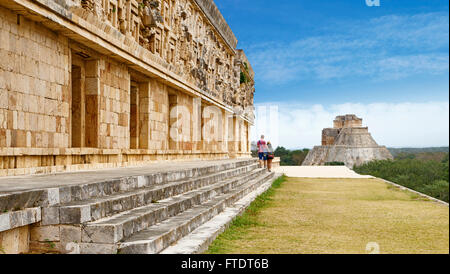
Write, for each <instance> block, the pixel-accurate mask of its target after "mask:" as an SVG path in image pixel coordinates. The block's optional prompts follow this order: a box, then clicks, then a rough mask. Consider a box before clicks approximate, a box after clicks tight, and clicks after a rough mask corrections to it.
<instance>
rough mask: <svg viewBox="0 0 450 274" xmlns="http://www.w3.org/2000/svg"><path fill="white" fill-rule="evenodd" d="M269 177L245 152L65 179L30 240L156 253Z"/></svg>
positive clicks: (62, 247)
mask: <svg viewBox="0 0 450 274" xmlns="http://www.w3.org/2000/svg"><path fill="white" fill-rule="evenodd" d="M273 178H274V173H269V172H267V170H265V169H260V168H258V164H257V161H256V160H254V159H246V160H236V161H228V162H224V163H220V164H215V165H211V166H206V167H200V168H188V169H184V170H177V171H169V172H156V173H152V174H147V175H141V176H131V177H125V178H119V179H113V180H108V181H98V182H93V183H89V184H83V185H72V186H66V187H65V189H64V191H61V189H60V191H59V195H60V197H59V198H60V200H61V202H60V203H58V204H56V205H52V206H46V207H43V208H42V222H41V223H40V224H37V225H35V226H34V227H33V229H32V242H31V244H30V246H31V247H32V251H34V252H51V250H48V249H47V250H46V247H48V246H49V245H48V242H49V241H51V242H52V246H53V249H54V250H58V252H59V253H88V254H111V253H113V254H115V253H121V254H122V253H123V254H130V253H131V254H154V253H160V252H161V251H163V250H164V249H166V248H167V247H169V246H171V245H173V244H174V243H176V242H177V241H178V240H180V239H182V238H183V237H185V236H187V235H189V234H190V233H191V232H192V231H194V230H195V229H197V228H198V227H200V226H201V225H202V224H204V223H205V222H208V221H209V220H211V219H212V218H213V217H215V216H217V215H218V214H219V213H221V212H223V211H224V210H225V209H226V208H228V207H231V206H233V204H235V203H236V202H238V201H239V200H241V199H242V198H244V197H246V196H247V195H249V194H250V193H252V192H254V191H255V190H256V189H257V188H259V187H260V186H261V185H262V184H267V183H268V182H271V180H273ZM61 194H62V195H61ZM55 234H57V235H55ZM33 235H38V236H40V237H36V236H35V237H33ZM48 235H50V236H48ZM45 237H47V239H45ZM33 238H34V239H33ZM33 240H34V241H33ZM33 249H34V250H33Z"/></svg>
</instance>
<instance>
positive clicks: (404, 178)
mask: <svg viewBox="0 0 450 274" xmlns="http://www.w3.org/2000/svg"><path fill="white" fill-rule="evenodd" d="M436 157H437V156H436ZM354 170H355V171H356V172H357V173H360V174H368V175H372V176H375V177H379V178H383V179H386V180H388V181H391V182H394V183H397V184H399V185H402V186H405V187H408V188H411V189H414V190H416V191H419V192H422V193H425V194H427V195H429V196H431V197H434V198H436V199H440V200H443V201H445V202H448V201H449V156H448V153H447V154H446V155H445V156H443V157H438V158H437V159H433V160H428V159H427V158H426V159H425V160H423V159H421V158H418V156H417V155H416V154H399V155H397V158H395V159H394V160H383V161H372V162H369V163H366V164H363V165H361V166H357V167H355V168H354Z"/></svg>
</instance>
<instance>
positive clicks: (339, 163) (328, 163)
mask: <svg viewBox="0 0 450 274" xmlns="http://www.w3.org/2000/svg"><path fill="white" fill-rule="evenodd" d="M325 165H326V166H345V163H344V162H326V163H325Z"/></svg>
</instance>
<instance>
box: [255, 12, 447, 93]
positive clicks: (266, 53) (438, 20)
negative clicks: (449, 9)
mask: <svg viewBox="0 0 450 274" xmlns="http://www.w3.org/2000/svg"><path fill="white" fill-rule="evenodd" d="M448 40H449V17H448V13H426V14H417V15H402V16H398V15H389V16H382V17H379V18H374V19H371V20H368V21H350V22H345V23H340V25H339V26H336V27H334V28H333V34H332V35H330V34H327V35H322V36H314V37H306V38H303V39H300V40H297V41H293V42H287V43H286V42H284V43H282V42H264V43H261V44H255V45H252V46H249V47H248V50H247V53H248V56H249V59H250V61H251V63H252V66H253V68H254V70H255V71H256V75H257V76H256V77H257V78H258V79H260V80H261V81H262V82H264V83H266V84H273V85H277V84H282V83H288V82H290V81H292V80H305V79H308V80H310V79H314V80H330V79H339V78H344V77H367V78H369V79H372V80H375V81H382V80H388V79H400V78H404V77H410V76H414V75H421V74H442V73H448V70H449V55H448V47H449V44H448Z"/></svg>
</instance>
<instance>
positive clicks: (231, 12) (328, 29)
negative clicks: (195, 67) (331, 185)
mask: <svg viewBox="0 0 450 274" xmlns="http://www.w3.org/2000/svg"><path fill="white" fill-rule="evenodd" d="M215 2H216V4H217V5H218V7H219V9H220V11H221V12H222V14H223V15H224V17H225V19H226V20H227V22H228V24H229V25H230V26H231V28H232V30H233V32H234V33H235V35H236V37H237V38H238V40H239V44H238V47H239V48H243V49H244V50H245V52H246V54H247V56H248V58H249V60H250V62H251V64H252V66H253V68H254V70H255V72H256V77H255V78H256V79H255V80H256V94H255V103H256V104H257V105H277V106H278V108H279V112H280V113H279V114H278V116H280V117H279V119H280V120H281V121H285V122H287V123H288V124H289V127H292V123H295V124H297V126H298V127H297V129H296V130H300V129H302V130H301V132H298V133H295V132H293V133H292V134H291V135H295V137H296V138H291V139H289V140H288V138H287V137H284V135H285V134H281V136H280V137H279V139H280V144H281V145H285V146H287V147H310V146H312V145H313V144H318V143H319V142H320V131H321V128H323V127H329V126H331V124H332V119H333V116H334V115H335V114H345V113H338V111H349V112H357V111H359V113H356V114H357V115H360V116H363V115H366V117H362V118H363V119H364V121H365V124H366V125H367V126H369V130H371V129H372V130H371V131H373V135H374V137H377V138H378V139H377V138H376V140H377V141H379V140H380V139H381V141H379V143H382V142H385V143H383V144H386V145H389V146H437V145H448V135H449V134H448V131H449V130H448V125H444V123H446V124H448V100H449V76H448V73H449V42H448V41H449V2H448V0H380V4H381V5H380V6H379V7H369V6H367V5H366V1H365V0H277V1H273V0H272V1H267V0H246V1H243V0H216V1H215ZM349 106H353V108H352V107H349ZM357 106H358V107H357ZM374 106H376V107H375V109H378V110H380V109H384V110H383V111H382V112H380V113H378V112H377V111H375V110H374V109H372V108H374ZM380 106H383V107H380ZM319 109H321V110H322V111H323V112H322V113H318V114H317V115H318V116H323V119H322V120H320V121H319V120H318V121H316V123H315V124H314V126H311V125H310V126H309V127H306V125H308V124H310V121H309V120H308V121H306V120H304V119H302V117H297V116H292V113H295V112H296V111H306V112H304V113H308V111H310V112H311V111H313V110H314V111H317V110H319ZM430 109H434V110H435V112H433V111H430ZM386 110H390V111H391V110H397V112H395V113H391V112H389V113H390V116H386ZM425 110H428V111H425ZM314 111H313V112H314ZM302 113H303V112H302ZM406 113H407V114H408V115H406ZM322 114H323V115H322ZM436 114H438V116H439V117H434V120H433V122H431V121H430V123H427V124H426V125H424V126H425V128H423V129H424V130H427V131H428V132H431V133H430V134H434V135H437V136H438V137H436V136H424V135H423V133H421V132H419V131H418V130H417V128H414V127H413V125H411V126H410V127H405V124H415V126H417V124H416V122H415V121H418V120H425V121H428V120H431V118H432V116H431V115H436ZM286 115H287V116H288V117H285V116H286ZM257 116H258V113H257ZM382 119H385V120H382ZM297 120H300V121H297ZM389 120H393V121H398V123H399V124H395V123H394V122H392V121H389ZM377 125H379V127H377ZM400 125H401V127H399V126H400ZM284 126H286V125H280V126H278V128H279V127H281V130H282V132H283V129H284ZM437 128H440V129H439V130H438V131H436V129H437ZM264 130H266V129H258V128H256V130H255V131H254V133H255V134H259V133H261V131H264ZM307 130H317V131H318V132H316V133H312V131H311V134H310V135H311V136H309V135H307V134H306V133H305V131H307ZM399 135H405V136H411V138H410V140H405V141H404V142H402V139H400V138H396V136H399ZM308 136H309V137H308ZM295 140H302V141H295Z"/></svg>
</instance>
